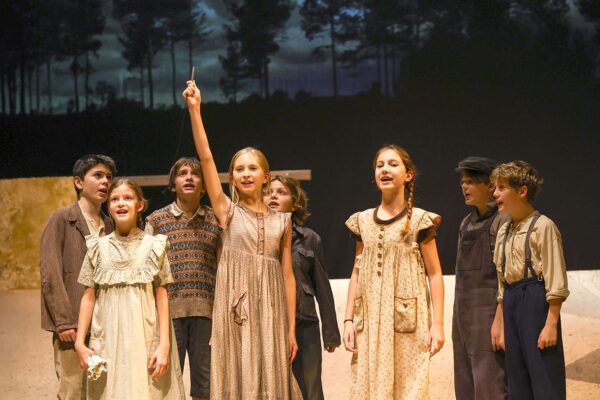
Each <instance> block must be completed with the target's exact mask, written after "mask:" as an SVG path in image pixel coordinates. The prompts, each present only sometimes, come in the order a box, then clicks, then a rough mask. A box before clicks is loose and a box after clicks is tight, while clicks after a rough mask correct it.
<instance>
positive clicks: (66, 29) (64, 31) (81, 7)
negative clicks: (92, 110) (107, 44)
mask: <svg viewBox="0 0 600 400" xmlns="http://www.w3.org/2000/svg"><path fill="white" fill-rule="evenodd" d="M62 11H63V24H62V26H61V41H60V43H61V53H62V54H63V55H64V56H65V57H69V58H71V60H72V61H71V65H70V66H69V69H70V71H71V73H72V74H73V94H74V99H73V101H74V103H75V111H76V112H79V79H78V77H79V73H80V72H81V70H82V67H81V64H80V59H81V57H82V56H86V57H85V59H86V63H85V67H84V68H83V73H84V74H85V75H86V81H85V82H86V86H85V89H86V102H87V96H88V93H89V90H90V89H89V87H88V82H89V74H90V73H91V71H92V70H91V68H90V63H89V55H90V54H97V51H98V50H99V49H100V47H101V46H102V42H101V41H100V40H99V39H97V38H96V36H97V35H99V34H101V33H102V32H103V31H104V26H105V17H104V15H103V14H102V1H101V0H80V1H77V2H72V1H65V2H64V3H63V8H62Z"/></svg>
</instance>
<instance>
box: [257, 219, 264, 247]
mask: <svg viewBox="0 0 600 400" xmlns="http://www.w3.org/2000/svg"><path fill="white" fill-rule="evenodd" d="M256 219H257V223H258V254H261V255H262V254H264V252H265V218H264V215H263V214H262V213H258V214H256Z"/></svg>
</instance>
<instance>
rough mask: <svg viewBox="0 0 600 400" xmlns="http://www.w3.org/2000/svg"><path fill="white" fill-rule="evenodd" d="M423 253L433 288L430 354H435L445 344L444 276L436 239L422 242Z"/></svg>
mask: <svg viewBox="0 0 600 400" xmlns="http://www.w3.org/2000/svg"><path fill="white" fill-rule="evenodd" d="M420 246H421V254H422V255H423V262H424V263H425V270H426V271H427V277H428V279H429V287H430V288H431V301H432V303H433V325H432V326H431V330H430V332H429V338H428V341H430V351H429V352H430V354H431V356H433V355H435V353H437V352H438V351H440V350H441V349H442V346H444V341H445V339H444V278H443V276H442V266H441V265H440V259H439V257H438V251H437V245H436V242H435V239H431V240H429V241H427V242H424V243H421V245H420Z"/></svg>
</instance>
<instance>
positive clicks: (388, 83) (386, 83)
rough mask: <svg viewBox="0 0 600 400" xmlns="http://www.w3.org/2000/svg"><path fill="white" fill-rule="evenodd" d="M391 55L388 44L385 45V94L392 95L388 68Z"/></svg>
mask: <svg viewBox="0 0 600 400" xmlns="http://www.w3.org/2000/svg"><path fill="white" fill-rule="evenodd" d="M388 63H389V57H388V45H387V44H384V45H383V74H384V82H385V91H384V93H385V95H386V96H389V95H390V74H389V69H388Z"/></svg>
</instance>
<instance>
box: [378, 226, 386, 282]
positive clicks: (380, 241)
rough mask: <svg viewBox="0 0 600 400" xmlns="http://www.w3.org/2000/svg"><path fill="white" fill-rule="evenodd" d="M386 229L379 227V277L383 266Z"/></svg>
mask: <svg viewBox="0 0 600 400" xmlns="http://www.w3.org/2000/svg"><path fill="white" fill-rule="evenodd" d="M384 230H385V227H383V226H380V227H379V235H378V238H379V241H378V242H377V276H381V267H382V266H383V232H384Z"/></svg>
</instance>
